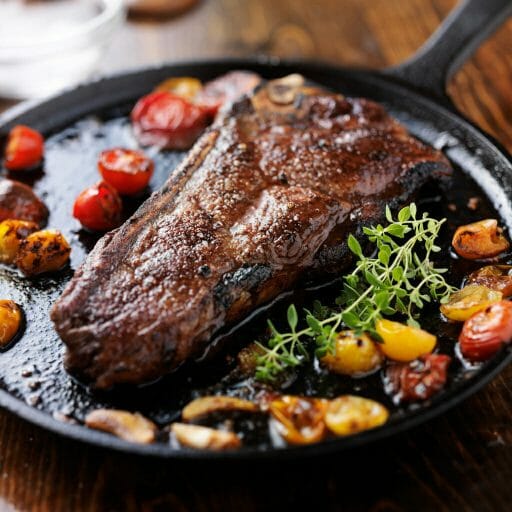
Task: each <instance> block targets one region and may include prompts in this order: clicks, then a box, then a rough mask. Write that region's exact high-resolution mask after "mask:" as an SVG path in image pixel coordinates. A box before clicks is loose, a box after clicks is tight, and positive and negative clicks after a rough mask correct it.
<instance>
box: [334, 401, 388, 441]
mask: <svg viewBox="0 0 512 512" xmlns="http://www.w3.org/2000/svg"><path fill="white" fill-rule="evenodd" d="M388 417H389V412H388V410H387V409H386V408H385V407H384V406H383V405H381V404H379V402H375V401H374V400H369V399H368V398H361V397H359V396H352V395H346V396H340V397H338V398H335V399H334V400H331V401H330V402H329V405H328V407H327V411H326V413H325V423H326V425H327V427H328V428H329V430H330V431H331V432H333V433H334V434H336V435H338V436H348V435H352V434H357V433H358V432H362V431H364V430H368V429H371V428H375V427H378V426H380V425H382V424H384V423H386V421H387V420H388Z"/></svg>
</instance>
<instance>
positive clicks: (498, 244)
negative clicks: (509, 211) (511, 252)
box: [452, 219, 510, 260]
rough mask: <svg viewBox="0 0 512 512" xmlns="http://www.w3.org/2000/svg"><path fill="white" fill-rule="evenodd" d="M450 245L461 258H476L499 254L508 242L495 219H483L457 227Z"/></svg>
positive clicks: (507, 246)
mask: <svg viewBox="0 0 512 512" xmlns="http://www.w3.org/2000/svg"><path fill="white" fill-rule="evenodd" d="M452 246H453V248H454V249H455V252H456V253H457V254H458V255H459V256H460V257H461V258H465V259H467V260H478V259H482V258H492V257H493V256H497V255H498V254H501V253H502V252H504V251H506V250H508V248H509V247H510V243H509V241H508V240H507V239H506V238H505V236H504V235H503V229H502V228H501V227H499V226H498V221H497V220H496V219H485V220H481V221H479V222H474V223H473V224H467V225H465V226H460V227H459V228H457V231H455V234H454V235H453V240H452Z"/></svg>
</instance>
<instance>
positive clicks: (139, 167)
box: [98, 148, 155, 196]
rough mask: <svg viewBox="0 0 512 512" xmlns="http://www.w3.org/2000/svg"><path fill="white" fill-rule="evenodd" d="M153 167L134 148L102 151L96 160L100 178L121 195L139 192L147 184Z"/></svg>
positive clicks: (147, 159)
mask: <svg viewBox="0 0 512 512" xmlns="http://www.w3.org/2000/svg"><path fill="white" fill-rule="evenodd" d="M154 167H155V166H154V164H153V161H152V160H151V159H150V158H148V157H147V156H146V155H145V154H144V153H143V152H142V151H137V150H134V149H124V148H113V149H109V150H106V151H102V152H101V154H100V158H99V160H98V170H99V171H100V174H101V176H102V178H103V179H104V180H105V181H106V182H107V183H109V184H110V185H112V186H113V187H114V188H115V189H116V190H117V191H118V192H119V193H120V194H121V195H127V196H133V195H137V194H140V193H141V192H142V191H143V190H144V189H145V188H146V187H147V186H148V183H149V180H150V179H151V176H153V171H154Z"/></svg>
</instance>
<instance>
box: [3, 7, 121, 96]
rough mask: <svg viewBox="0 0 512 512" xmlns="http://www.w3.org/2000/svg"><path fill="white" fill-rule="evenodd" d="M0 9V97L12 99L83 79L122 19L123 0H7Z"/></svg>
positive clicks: (46, 93)
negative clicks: (24, 2)
mask: <svg viewBox="0 0 512 512" xmlns="http://www.w3.org/2000/svg"><path fill="white" fill-rule="evenodd" d="M0 7H1V8H2V9H3V10H4V12H3V16H2V13H1V12H0V16H2V19H1V20H0V96H3V97H7V98H17V99H21V98H37V97H44V96H47V95H48V94H51V93H54V92H56V91H59V90H61V89H63V88H65V87H67V86H70V85H73V84H75V83H78V82H80V81H83V80H85V79H86V78H88V77H89V76H90V75H91V74H92V72H93V71H94V69H95V67H96V66H97V64H98V61H99V60H100V58H101V56H102V55H103V54H104V52H105V49H106V47H107V45H108V43H109V42H110V39H111V37H112V35H113V34H114V33H115V31H116V30H117V28H118V27H119V26H120V24H121V23H122V21H123V20H124V17H125V10H124V2H123V0H47V1H45V2H34V3H27V4H23V3H15V0H7V2H6V3H5V4H3V5H2V6H0ZM2 23H3V27H2Z"/></svg>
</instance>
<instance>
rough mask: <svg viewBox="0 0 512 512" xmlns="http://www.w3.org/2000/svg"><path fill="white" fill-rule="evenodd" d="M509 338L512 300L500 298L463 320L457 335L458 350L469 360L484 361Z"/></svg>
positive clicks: (510, 333) (507, 341)
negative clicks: (500, 299)
mask: <svg viewBox="0 0 512 512" xmlns="http://www.w3.org/2000/svg"><path fill="white" fill-rule="evenodd" d="M511 339H512V302H509V301H507V300H502V301H500V302H496V303H495V304H492V305H490V306H489V307H488V308H486V309H484V310H483V311H479V312H478V313H475V314H474V315H473V316H472V317H471V318H469V319H468V320H466V321H465V322H464V326H463V327H462V332H461V333H460V336H459V345H460V351H461V353H462V355H463V356H464V357H465V358H467V359H469V360H470V361H486V360H487V359H489V358H490V357H492V356H493V355H494V354H495V353H496V352H498V350H499V349H500V348H501V347H502V346H503V345H504V344H508V343H510V341H511Z"/></svg>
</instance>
